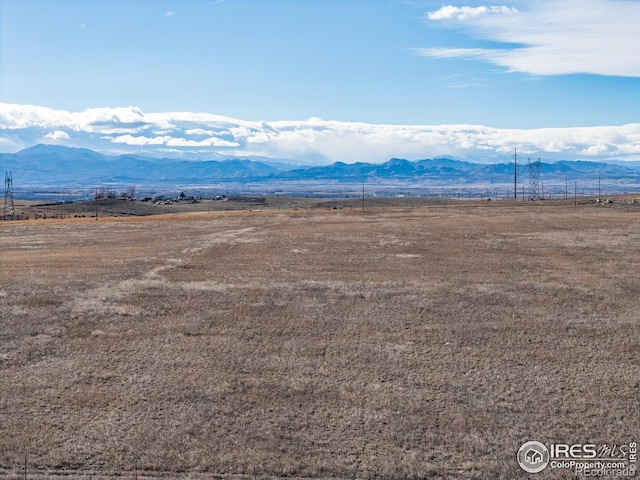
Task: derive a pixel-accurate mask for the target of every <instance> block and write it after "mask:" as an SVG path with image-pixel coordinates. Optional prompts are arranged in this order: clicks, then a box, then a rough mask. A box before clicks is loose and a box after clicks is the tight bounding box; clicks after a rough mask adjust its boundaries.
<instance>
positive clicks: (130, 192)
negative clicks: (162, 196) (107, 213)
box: [95, 185, 137, 200]
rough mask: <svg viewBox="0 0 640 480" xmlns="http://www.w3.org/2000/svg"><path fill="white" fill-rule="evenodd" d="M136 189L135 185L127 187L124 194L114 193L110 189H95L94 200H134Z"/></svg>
mask: <svg viewBox="0 0 640 480" xmlns="http://www.w3.org/2000/svg"><path fill="white" fill-rule="evenodd" d="M136 192H137V187H136V186H135V185H129V186H128V187H127V189H126V190H125V191H124V192H120V194H118V192H116V191H115V190H113V189H112V188H111V187H106V186H103V187H100V188H98V189H96V194H95V199H96V200H97V199H100V198H118V196H119V197H120V198H122V199H123V200H135V198H136Z"/></svg>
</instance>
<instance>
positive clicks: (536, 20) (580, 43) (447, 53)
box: [412, 0, 640, 77]
mask: <svg viewBox="0 0 640 480" xmlns="http://www.w3.org/2000/svg"><path fill="white" fill-rule="evenodd" d="M426 17H427V18H428V19H429V20H431V21H433V22H440V23H443V22H444V24H445V25H451V26H456V27H463V28H464V29H465V30H466V31H467V32H468V33H469V35H471V36H472V37H475V38H480V39H484V40H491V41H496V42H502V43H505V44H509V47H508V48H507V47H504V48H498V49H458V48H448V47H446V46H440V47H430V48H415V49H412V51H413V53H414V54H416V55H422V56H428V57H434V58H476V59H480V60H484V61H487V62H490V63H493V64H495V65H498V66H501V67H504V68H506V69H507V70H508V71H511V72H523V73H528V74H532V75H565V74H574V73H588V74H596V75H611V76H623V77H640V49H638V48H637V45H638V44H639V43H640V29H638V27H637V24H638V19H639V18H640V2H635V1H628V0H562V1H558V0H539V1H535V2H527V3H526V8H523V9H522V10H517V9H515V8H512V7H506V6H499V7H496V6H490V7H482V6H480V7H454V6H451V5H447V6H443V7H442V8H440V9H438V10H435V11H432V12H428V13H427V14H426ZM512 45H519V46H517V47H513V46H512Z"/></svg>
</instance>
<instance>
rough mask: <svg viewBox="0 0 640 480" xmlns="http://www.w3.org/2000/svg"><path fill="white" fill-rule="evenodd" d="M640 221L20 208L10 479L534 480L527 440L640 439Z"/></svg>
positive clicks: (2, 347) (14, 247)
mask: <svg viewBox="0 0 640 480" xmlns="http://www.w3.org/2000/svg"><path fill="white" fill-rule="evenodd" d="M639 238H640V224H639V223H638V219H637V218H636V215H635V214H634V213H633V212H627V211H623V210H616V209H603V208H586V207H585V208H567V207H537V208H529V207H527V206H517V207H474V206H468V207H447V208H418V209H405V210H401V209H396V210H385V209H379V210H376V211H372V212H365V213H364V214H362V213H361V212H357V211H333V212H323V211H309V212H300V211H297V212H278V213H269V214H266V213H264V212H263V213H260V214H257V213H256V214H247V213H246V212H239V213H229V214H225V215H221V214H211V215H206V214H199V215H197V216H194V215H183V216H176V217H175V218H173V219H167V218H162V219H155V220H154V219H153V218H146V219H144V220H138V219H127V220H118V221H111V222H104V223H101V222H95V221H94V222H93V223H90V222H88V221H87V222H83V221H60V222H56V223H55V224H43V223H38V222H21V223H19V224H11V225H10V226H4V225H0V245H1V246H2V255H0V267H1V268H0V320H1V321H0V477H3V476H4V477H8V478H16V477H17V476H19V475H20V472H21V468H22V466H23V464H24V461H25V459H26V460H27V466H28V470H29V471H31V472H34V475H35V474H38V475H41V476H49V477H53V476H55V475H64V476H66V478H68V476H74V475H75V476H77V477H82V476H85V477H89V476H93V477H94V478H96V477H100V476H103V477H106V476H112V475H133V474H134V472H136V471H137V472H138V473H139V475H140V476H141V478H145V477H146V478H155V477H167V476H168V477H184V478H210V477H211V476H219V477H228V478H248V477H250V476H255V477H258V478H273V477H276V476H279V477H283V476H287V477H299V478H389V479H392V478H514V477H519V476H522V473H523V472H522V471H521V470H520V468H519V466H518V465H517V463H516V459H515V455H516V452H517V450H518V448H519V446H520V445H521V444H522V443H524V442H525V441H527V440H532V439H536V440H540V441H543V442H567V443H571V442H578V443H580V442H586V441H589V442H594V443H598V442H602V443H609V444H611V443H624V442H628V441H631V440H633V439H634V438H635V437H634V435H637V432H639V431H640V424H639V423H640V420H639V419H640V403H639V400H638V399H639V398H640V379H639V377H638V374H637V372H638V366H639V365H640V351H639V350H638V348H637V344H638V339H639V338H640V327H639V324H638V316H637V312H638V311H640V309H639V308H638V307H639V306H640V305H639V303H638V302H639V297H638V292H640V280H639V279H638V277H637V271H638V267H639V266H640V255H639V254H638V253H637V252H636V249H635V246H636V245H637V243H638V239H639ZM636 440H637V438H636ZM564 473H566V472H564ZM559 475H560V474H559V473H558V475H556V476H557V477H558V478H560V477H559ZM547 477H548V478H553V477H554V473H553V472H551V473H549V472H547Z"/></svg>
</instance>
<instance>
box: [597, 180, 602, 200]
mask: <svg viewBox="0 0 640 480" xmlns="http://www.w3.org/2000/svg"><path fill="white" fill-rule="evenodd" d="M598 202H602V195H600V176H599V175H598Z"/></svg>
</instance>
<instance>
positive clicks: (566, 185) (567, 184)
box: [564, 177, 569, 203]
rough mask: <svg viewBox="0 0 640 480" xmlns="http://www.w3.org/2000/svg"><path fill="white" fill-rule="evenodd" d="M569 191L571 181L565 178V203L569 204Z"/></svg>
mask: <svg viewBox="0 0 640 480" xmlns="http://www.w3.org/2000/svg"><path fill="white" fill-rule="evenodd" d="M568 189H569V179H568V178H567V177H564V202H565V203H567V190H568Z"/></svg>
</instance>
